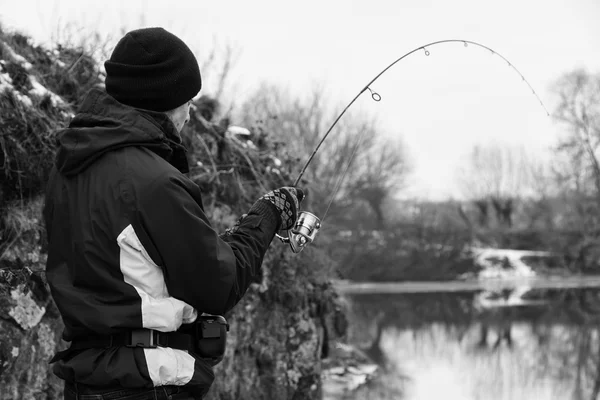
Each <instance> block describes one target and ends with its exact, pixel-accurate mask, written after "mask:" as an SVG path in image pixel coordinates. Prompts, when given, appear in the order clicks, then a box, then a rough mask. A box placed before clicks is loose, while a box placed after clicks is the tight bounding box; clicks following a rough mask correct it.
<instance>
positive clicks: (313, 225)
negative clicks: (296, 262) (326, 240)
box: [275, 211, 321, 253]
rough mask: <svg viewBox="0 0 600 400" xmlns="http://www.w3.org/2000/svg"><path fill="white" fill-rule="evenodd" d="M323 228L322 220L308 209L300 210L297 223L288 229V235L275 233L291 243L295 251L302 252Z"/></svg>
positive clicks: (284, 241) (279, 237)
mask: <svg viewBox="0 0 600 400" xmlns="http://www.w3.org/2000/svg"><path fill="white" fill-rule="evenodd" d="M319 229H321V220H320V219H319V218H318V217H317V216H316V215H314V214H313V213H309V212H308V211H300V214H299V215H298V219H297V220H296V223H295V224H294V226H293V227H292V229H290V230H288V236H287V237H284V236H281V235H279V234H275V236H277V238H278V239H279V240H281V241H282V242H283V243H289V244H290V247H291V248H292V251H293V252H294V253H300V252H301V251H302V250H304V248H305V247H306V246H307V245H308V244H309V243H312V242H313V240H315V237H316V236H317V233H318V232H319Z"/></svg>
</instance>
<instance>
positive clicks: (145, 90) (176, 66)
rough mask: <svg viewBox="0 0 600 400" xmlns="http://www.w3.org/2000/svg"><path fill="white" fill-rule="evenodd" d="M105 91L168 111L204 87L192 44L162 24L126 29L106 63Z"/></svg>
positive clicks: (126, 100) (133, 103) (129, 101)
mask: <svg viewBox="0 0 600 400" xmlns="http://www.w3.org/2000/svg"><path fill="white" fill-rule="evenodd" d="M104 67H105V68H106V81H105V84H106V92H107V93H108V94H109V95H111V96H113V97H114V98H115V99H117V101H119V102H120V103H123V104H127V105H129V106H132V107H136V108H143V109H146V110H153V111H168V110H172V109H174V108H177V107H179V106H180V105H182V104H184V103H186V102H187V101H189V100H191V99H192V98H193V97H194V96H195V95H196V94H198V92H199V91H200V88H201V87H202V80H201V78H200V68H199V67H198V61H197V60H196V57H194V54H193V53H192V51H191V50H190V48H189V47H188V46H187V45H186V44H185V43H184V42H183V41H182V40H181V39H179V38H178V37H177V36H175V35H173V34H172V33H170V32H167V31H166V30H165V29H163V28H144V29H137V30H134V31H131V32H129V33H127V34H126V35H125V36H124V37H123V38H122V39H121V40H119V43H117V46H116V47H115V49H114V50H113V52H112V55H111V56H110V59H109V60H108V61H106V62H105V63H104Z"/></svg>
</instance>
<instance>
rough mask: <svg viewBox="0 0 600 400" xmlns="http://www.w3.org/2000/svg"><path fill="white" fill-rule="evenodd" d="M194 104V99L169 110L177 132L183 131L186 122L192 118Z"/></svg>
mask: <svg viewBox="0 0 600 400" xmlns="http://www.w3.org/2000/svg"><path fill="white" fill-rule="evenodd" d="M191 106H192V100H190V101H188V102H187V103H185V104H182V105H181V106H179V107H177V108H176V109H174V110H172V111H169V112H168V113H167V115H168V116H169V118H171V121H173V124H174V125H175V128H176V129H177V132H181V130H182V129H183V127H184V126H185V124H187V123H188V121H189V120H190V108H191Z"/></svg>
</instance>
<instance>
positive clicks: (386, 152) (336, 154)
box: [242, 85, 407, 222]
mask: <svg viewBox="0 0 600 400" xmlns="http://www.w3.org/2000/svg"><path fill="white" fill-rule="evenodd" d="M337 114H338V113H337V111H336V110H332V109H331V107H330V106H329V104H328V101H327V98H326V96H325V94H324V92H323V90H322V88H321V87H318V86H317V87H314V88H313V90H312V91H311V92H310V94H309V95H308V96H306V97H304V98H301V97H297V96H293V95H291V94H290V93H289V92H288V91H286V90H282V89H281V88H278V87H275V86H272V85H263V86H262V87H261V88H260V89H259V90H258V91H257V92H256V93H255V94H254V95H253V96H251V97H250V98H249V99H248V100H247V101H246V103H245V104H244V107H243V108H242V115H243V119H244V123H245V124H247V125H248V126H252V125H254V126H256V125H258V126H259V127H260V129H263V130H264V131H266V132H270V133H271V134H272V135H273V136H274V137H275V138H276V140H280V141H281V151H283V152H288V156H289V155H290V153H291V155H292V156H293V155H295V158H296V159H297V161H298V163H297V165H295V166H294V168H295V169H296V171H295V172H299V169H300V168H301V166H302V165H303V164H304V162H305V161H306V160H307V159H308V157H309V155H310V154H311V153H312V151H313V150H314V148H315V147H316V145H317V144H318V142H319V141H320V140H321V139H322V138H323V135H324V133H325V131H326V129H327V128H328V127H329V124H330V123H331V121H333V120H334V118H335V117H336V116H337ZM381 137H382V135H381V134H380V132H379V130H378V128H377V123H376V121H375V120H373V119H372V118H367V117H364V116H357V115H354V114H351V113H349V114H347V115H346V116H344V118H342V119H341V120H340V121H339V123H338V124H337V125H336V127H335V128H334V130H333V131H332V132H331V134H330V136H328V138H327V140H326V142H324V143H323V146H322V147H321V148H320V149H319V151H318V152H317V153H316V154H315V156H314V158H313V160H312V161H311V164H310V167H309V168H308V169H307V171H306V172H305V174H304V177H303V183H304V184H305V185H306V184H308V185H309V186H310V187H311V189H312V190H311V195H310V196H309V199H310V202H311V205H312V206H313V207H314V206H316V207H318V208H319V209H321V210H325V208H326V207H327V204H328V203H329V202H330V201H332V196H334V191H335V189H336V188H338V184H339V183H340V178H341V177H342V175H344V173H345V171H346V169H347V172H346V174H345V176H344V180H343V183H342V184H341V185H340V186H339V190H338V192H337V194H335V196H334V198H333V200H334V202H333V205H332V207H331V209H330V212H329V213H330V214H331V215H338V216H341V215H344V214H347V212H346V211H347V210H348V208H349V207H352V206H353V204H355V200H356V199H360V200H363V201H364V202H366V203H367V204H368V205H369V206H370V207H371V209H372V211H373V213H374V214H375V216H376V219H377V220H378V221H380V222H383V219H384V216H383V210H382V204H383V201H384V200H385V199H386V197H387V196H388V195H389V194H390V193H392V192H393V190H395V189H397V188H398V187H399V184H400V183H401V182H402V180H403V178H404V177H405V176H406V172H407V164H406V161H405V160H406V159H405V157H404V152H403V151H402V150H403V149H402V146H401V144H400V142H399V141H395V144H394V143H392V142H391V141H387V142H386V141H383V140H382V139H381ZM292 158H293V157H292ZM294 175H295V173H294Z"/></svg>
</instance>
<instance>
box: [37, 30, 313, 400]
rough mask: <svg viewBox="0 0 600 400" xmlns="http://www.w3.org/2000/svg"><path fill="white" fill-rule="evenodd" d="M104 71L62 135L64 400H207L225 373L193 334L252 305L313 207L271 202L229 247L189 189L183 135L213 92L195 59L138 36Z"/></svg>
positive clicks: (289, 197) (166, 42)
mask: <svg viewBox="0 0 600 400" xmlns="http://www.w3.org/2000/svg"><path fill="white" fill-rule="evenodd" d="M105 67H106V73H107V77H106V91H104V90H100V89H93V90H92V91H90V93H88V95H87V96H86V98H85V99H84V100H83V102H82V104H81V107H80V109H79V111H78V113H77V115H76V116H75V118H74V119H73V120H72V122H71V123H70V125H69V127H68V128H67V129H64V130H62V131H61V132H59V133H58V140H59V148H58V152H57V155H56V161H55V166H54V168H53V170H52V171H51V177H50V180H49V182H48V188H47V193H46V204H45V207H44V220H45V223H46V229H47V234H48V242H49V247H48V261H47V266H46V275H47V279H48V283H49V285H50V288H51V292H52V296H53V298H54V300H55V302H56V305H57V306H58V309H59V310H60V313H61V316H62V319H63V322H64V324H65V330H64V333H63V338H64V340H66V341H68V342H71V345H70V347H69V349H67V350H65V351H63V352H60V353H58V354H57V355H56V356H55V357H54V359H53V360H52V361H51V362H54V367H53V370H54V373H55V374H56V375H57V376H58V377H60V378H61V379H63V380H65V395H64V396H65V399H76V398H80V396H84V395H88V396H89V395H98V397H93V398H94V399H96V398H98V399H100V398H110V399H125V398H128V399H129V398H135V399H167V398H168V399H171V398H173V399H174V398H182V399H183V398H201V397H202V396H203V395H204V394H205V393H206V392H207V391H208V388H209V387H210V385H211V383H212V381H213V379H214V375H213V370H212V365H213V364H214V360H213V359H207V358H203V357H201V356H200V355H199V354H197V352H196V348H195V347H194V345H193V344H194V337H193V335H191V334H190V333H192V332H193V329H190V327H193V326H194V323H195V321H197V319H198V316H199V315H201V314H203V313H206V314H217V315H220V314H224V313H225V312H226V311H228V310H229V309H231V308H232V307H233V306H234V305H235V304H236V303H237V302H238V301H239V300H240V299H241V297H242V296H243V295H244V293H245V291H246V289H247V288H248V286H249V285H250V283H251V281H252V279H253V277H254V276H255V275H256V274H257V273H258V272H259V269H260V267H261V263H262V259H263V256H264V254H265V251H266V249H267V248H268V246H269V244H270V242H271V240H272V239H273V237H274V234H275V232H276V231H278V230H279V229H289V228H291V227H292V225H293V224H294V222H295V220H296V218H297V211H298V206H299V202H300V201H302V198H303V197H304V195H303V192H302V191H301V190H300V189H295V188H286V187H284V188H280V189H277V190H274V191H272V192H269V193H267V194H266V195H264V196H262V197H261V198H260V199H258V200H257V201H256V202H255V203H254V205H253V206H252V207H251V208H250V210H249V211H248V213H247V214H245V215H244V217H243V218H241V219H240V220H239V221H238V224H236V226H235V227H234V228H233V229H230V230H228V232H227V233H226V234H223V235H218V234H217V233H216V232H215V231H214V230H213V228H212V227H211V224H210V222H209V221H208V219H207V217H206V214H205V212H204V209H203V206H202V196H201V193H200V190H199V188H198V187H197V186H196V185H195V184H194V183H193V182H192V181H190V180H189V179H188V178H186V176H185V175H184V173H186V172H187V171H188V165H187V159H186V157H185V149H184V147H183V146H182V145H181V137H180V136H179V133H180V131H181V129H182V128H183V126H184V125H185V123H186V122H187V121H188V119H189V109H190V104H191V99H192V98H193V97H194V96H195V95H196V94H197V93H198V92H199V91H200V88H201V77H200V71H199V68H198V63H197V61H196V58H195V57H194V55H193V54H192V52H191V51H190V49H189V48H188V47H187V46H186V45H185V44H184V42H183V41H181V40H180V39H179V38H177V37H176V36H175V35H173V34H171V33H169V32H167V31H166V30H164V29H162V28H147V29H139V30H134V31H131V32H129V33H127V34H126V35H125V36H124V37H123V38H122V39H121V40H120V41H119V43H118V44H117V46H116V48H115V49H114V51H113V53H112V55H111V58H110V59H109V60H108V61H106V63H105ZM88 398H89V397H88Z"/></svg>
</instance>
